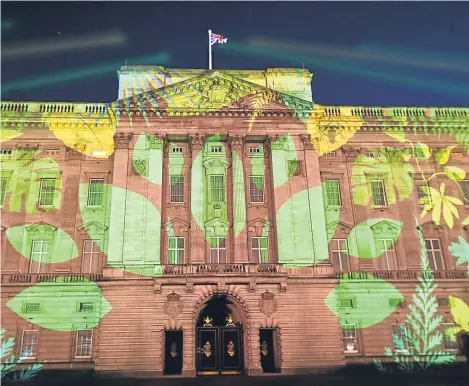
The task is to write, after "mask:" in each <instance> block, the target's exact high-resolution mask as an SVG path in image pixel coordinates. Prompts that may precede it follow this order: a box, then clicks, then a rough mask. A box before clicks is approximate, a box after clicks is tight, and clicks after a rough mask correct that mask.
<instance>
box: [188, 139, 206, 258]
mask: <svg viewBox="0 0 469 386" xmlns="http://www.w3.org/2000/svg"><path fill="white" fill-rule="evenodd" d="M204 140H205V138H204V137H202V136H199V134H195V135H193V136H190V147H191V155H192V168H191V182H190V184H191V185H190V192H191V199H190V210H191V239H190V243H189V244H188V245H190V259H189V262H190V263H204V262H205V253H204V252H205V238H204V229H203V228H202V227H203V226H204V221H205V219H204V212H205V211H204V208H205V186H204V183H203V182H204V176H203V166H202V147H203V146H204Z"/></svg>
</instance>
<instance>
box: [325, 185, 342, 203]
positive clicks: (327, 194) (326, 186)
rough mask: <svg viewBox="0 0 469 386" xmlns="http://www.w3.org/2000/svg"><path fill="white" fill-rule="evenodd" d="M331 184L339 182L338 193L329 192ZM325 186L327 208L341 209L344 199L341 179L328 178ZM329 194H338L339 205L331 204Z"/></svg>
mask: <svg viewBox="0 0 469 386" xmlns="http://www.w3.org/2000/svg"><path fill="white" fill-rule="evenodd" d="M330 182H337V191H334V192H330V191H329V186H328V183H330ZM324 185H325V193H326V194H325V196H326V206H327V207H328V208H340V207H341V206H342V197H341V194H340V179H339V178H328V179H326V180H324ZM329 193H334V194H337V201H338V204H335V203H334V204H331V203H330V202H329Z"/></svg>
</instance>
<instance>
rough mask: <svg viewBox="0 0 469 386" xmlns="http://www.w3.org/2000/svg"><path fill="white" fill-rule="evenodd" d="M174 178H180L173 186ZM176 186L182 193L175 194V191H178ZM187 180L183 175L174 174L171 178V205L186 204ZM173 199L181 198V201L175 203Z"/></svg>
mask: <svg viewBox="0 0 469 386" xmlns="http://www.w3.org/2000/svg"><path fill="white" fill-rule="evenodd" d="M173 178H178V181H177V182H175V183H174V184H173ZM176 186H177V188H178V189H180V191H176V192H174V191H173V189H175V190H177V189H176ZM184 188H185V178H184V175H183V174H177V175H176V174H174V175H170V176H169V203H170V204H184V200H185V197H184V196H185V194H184ZM173 193H175V194H173ZM173 198H180V199H181V201H174V200H173Z"/></svg>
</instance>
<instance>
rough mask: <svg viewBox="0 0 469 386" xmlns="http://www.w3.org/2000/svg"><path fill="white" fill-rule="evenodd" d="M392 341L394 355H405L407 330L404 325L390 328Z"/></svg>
mask: <svg viewBox="0 0 469 386" xmlns="http://www.w3.org/2000/svg"><path fill="white" fill-rule="evenodd" d="M392 340H393V342H394V349H395V350H396V353H401V354H407V353H408V352H409V345H408V344H407V329H406V326H405V325H404V324H395V325H393V326H392Z"/></svg>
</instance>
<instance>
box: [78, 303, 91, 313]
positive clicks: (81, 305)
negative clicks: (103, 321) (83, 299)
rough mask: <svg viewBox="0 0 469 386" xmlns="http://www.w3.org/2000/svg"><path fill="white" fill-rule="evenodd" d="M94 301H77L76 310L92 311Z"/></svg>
mask: <svg viewBox="0 0 469 386" xmlns="http://www.w3.org/2000/svg"><path fill="white" fill-rule="evenodd" d="M93 310H94V303H90V302H88V303H79V307H78V311H79V312H93Z"/></svg>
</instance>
